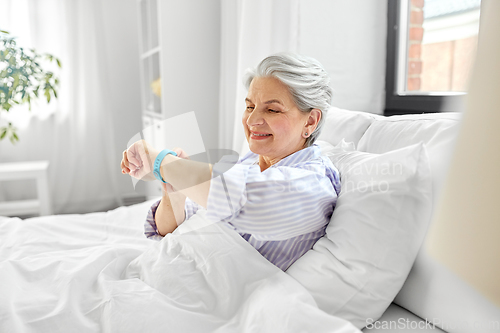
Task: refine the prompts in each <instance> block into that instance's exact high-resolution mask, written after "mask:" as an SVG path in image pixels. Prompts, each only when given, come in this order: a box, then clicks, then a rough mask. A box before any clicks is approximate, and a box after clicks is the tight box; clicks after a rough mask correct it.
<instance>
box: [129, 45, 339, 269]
mask: <svg viewBox="0 0 500 333" xmlns="http://www.w3.org/2000/svg"><path fill="white" fill-rule="evenodd" d="M329 82H330V79H329V76H328V74H327V73H326V71H325V70H324V69H323V67H322V66H321V64H320V63H319V62H318V61H316V60H314V59H312V58H308V57H304V56H300V55H296V54H289V53H282V54H276V55H272V56H269V57H267V58H265V59H264V60H262V62H261V63H260V64H259V65H258V66H257V68H256V69H255V70H253V71H249V73H248V74H247V78H246V86H247V89H248V94H247V97H246V98H245V102H246V109H245V112H244V113H243V118H242V124H243V128H244V131H245V135H246V139H247V141H248V145H249V148H250V152H248V153H247V154H246V155H245V156H243V157H242V158H241V159H239V160H238V162H237V163H236V164H235V165H233V166H232V167H230V168H229V167H227V166H226V167H224V166H223V162H221V165H222V166H220V165H219V163H216V164H215V165H210V164H205V163H200V162H195V161H191V160H189V159H188V158H187V156H186V154H185V153H184V152H183V151H182V150H181V149H175V151H170V150H163V151H162V152H160V151H158V150H156V149H154V148H153V147H151V146H149V145H148V144H147V143H146V142H144V141H139V142H136V143H134V144H133V145H132V146H131V147H130V148H129V149H128V150H127V151H125V152H124V157H123V160H122V165H121V167H122V172H123V173H128V174H130V175H132V176H133V177H136V178H140V179H144V180H154V179H155V178H154V177H153V174H156V178H158V179H159V180H160V181H162V182H164V185H163V186H164V195H163V197H162V198H161V200H159V201H158V202H156V203H155V204H154V205H153V206H152V207H151V210H150V211H149V214H148V217H147V220H146V224H145V229H146V231H145V234H146V235H147V236H148V237H149V238H153V239H161V238H162V237H163V236H164V235H165V234H167V233H169V232H172V231H173V230H174V229H175V228H176V227H177V226H178V225H179V224H181V223H182V222H183V221H185V220H186V219H189V218H190V217H191V216H192V215H193V214H195V213H196V211H197V210H199V209H206V210H207V214H206V216H207V217H208V218H209V219H210V220H213V221H221V222H223V223H225V224H226V225H227V226H228V227H230V228H232V229H234V230H235V231H236V232H238V233H239V234H240V235H241V236H242V237H243V238H244V239H245V240H246V241H248V242H249V243H250V244H251V245H252V246H253V247H255V249H256V250H257V251H259V252H260V253H261V254H262V256H264V257H265V258H267V259H268V260H269V261H270V262H271V263H273V264H274V265H276V266H277V267H279V268H281V269H282V270H286V269H287V268H288V267H289V266H290V265H291V264H292V263H293V262H295V261H296V260H297V259H298V258H299V257H300V256H302V255H303V254H304V253H305V252H307V251H308V250H309V249H311V248H312V246H313V245H314V243H315V242H316V241H317V240H318V239H319V238H320V237H322V236H323V235H324V234H325V229H326V226H327V224H328V222H329V220H330V216H331V215H332V212H333V209H334V207H335V203H336V200H337V195H338V193H339V191H340V180H339V174H338V171H337V169H336V168H335V167H334V166H333V165H332V163H331V162H330V160H329V159H327V158H324V157H322V156H321V155H320V150H319V147H318V146H317V145H315V144H314V141H315V140H316V138H317V137H318V135H319V134H320V131H321V127H322V126H323V124H324V121H325V120H324V119H325V117H324V116H325V113H326V112H327V110H328V108H329V107H330V101H331V97H332V90H331V88H330V87H329ZM143 161H155V163H154V166H150V164H149V163H144V162H143ZM172 162H175V163H172ZM153 169H154V170H153ZM220 170H222V171H220ZM217 175H220V176H221V177H216V176H217ZM175 189H177V191H176V190H175Z"/></svg>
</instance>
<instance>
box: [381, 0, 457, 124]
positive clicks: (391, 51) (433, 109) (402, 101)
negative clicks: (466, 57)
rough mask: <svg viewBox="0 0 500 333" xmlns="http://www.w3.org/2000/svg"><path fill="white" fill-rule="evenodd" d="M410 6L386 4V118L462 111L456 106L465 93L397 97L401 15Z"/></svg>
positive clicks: (400, 1)
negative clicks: (404, 7) (404, 8)
mask: <svg viewBox="0 0 500 333" xmlns="http://www.w3.org/2000/svg"><path fill="white" fill-rule="evenodd" d="M410 3H411V0H388V3H387V54H386V75H385V92H386V93H385V108H384V115H385V116H392V115H401V114H415V113H437V112H455V111H459V110H458V108H457V105H460V104H461V103H462V100H463V97H464V96H465V95H466V93H463V92H431V93H430V94H427V95H418V94H415V93H412V94H406V95H398V94H397V89H396V84H397V79H398V77H397V76H398V66H399V64H398V53H399V44H400V41H399V33H400V26H399V22H400V18H399V15H400V12H401V6H402V5H409V4H410ZM405 28H406V27H405ZM405 61H406V57H405ZM405 66H406V64H405Z"/></svg>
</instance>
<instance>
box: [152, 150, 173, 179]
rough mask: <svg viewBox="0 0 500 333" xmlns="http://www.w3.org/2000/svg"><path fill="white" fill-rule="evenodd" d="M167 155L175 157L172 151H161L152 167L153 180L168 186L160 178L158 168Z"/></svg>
mask: <svg viewBox="0 0 500 333" xmlns="http://www.w3.org/2000/svg"><path fill="white" fill-rule="evenodd" d="M168 154H171V155H174V156H177V153H176V152H175V151H172V150H170V149H163V150H162V151H161V152H160V153H159V154H158V156H156V159H155V163H154V166H153V173H154V175H155V178H156V179H158V180H159V181H161V182H162V183H165V184H168V183H167V182H166V181H164V180H163V178H162V177H161V173H160V166H161V161H163V159H164V158H165V156H167V155H168Z"/></svg>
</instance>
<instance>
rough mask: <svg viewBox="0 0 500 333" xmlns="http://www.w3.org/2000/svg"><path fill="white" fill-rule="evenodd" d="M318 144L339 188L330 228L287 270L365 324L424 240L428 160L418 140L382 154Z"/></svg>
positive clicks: (324, 302)
mask: <svg viewBox="0 0 500 333" xmlns="http://www.w3.org/2000/svg"><path fill="white" fill-rule="evenodd" d="M342 144H344V145H345V143H342V142H341V143H340V145H342ZM320 146H322V148H323V149H322V150H323V151H326V154H327V155H330V156H329V157H330V159H331V160H332V162H333V163H334V165H336V167H337V168H338V169H339V172H340V176H341V181H342V189H341V192H340V195H339V198H338V201H337V205H336V208H335V210H334V212H333V215H332V218H331V221H330V224H329V226H328V227H327V230H326V231H327V234H326V235H325V236H324V237H322V238H320V239H319V240H318V242H316V244H315V245H314V247H313V249H311V250H310V251H308V252H307V253H306V254H304V255H303V256H302V257H301V258H299V259H298V260H297V261H296V262H295V263H294V264H293V265H292V266H290V268H289V269H288V270H287V273H288V274H290V275H291V276H292V277H294V278H295V279H296V280H298V281H299V282H300V283H301V284H302V285H303V286H304V287H306V289H308V290H309V292H310V293H311V294H312V295H313V297H314V299H315V300H316V302H317V304H318V306H319V307H320V308H321V309H322V310H324V311H325V312H327V313H330V314H332V315H336V316H339V317H342V318H344V319H347V320H349V321H351V322H352V323H353V324H354V325H355V326H357V327H358V328H362V327H364V326H366V324H367V322H366V321H367V319H368V318H371V319H373V320H376V319H378V318H379V317H380V316H381V315H382V314H383V313H384V311H385V310H386V309H387V307H388V306H389V305H390V303H391V302H392V300H393V299H394V297H395V296H396V294H397V293H398V292H399V290H400V289H401V286H402V285H403V283H404V281H405V279H406V277H407V275H408V273H409V271H410V269H411V267H412V264H413V262H414V260H415V257H416V255H417V252H418V250H419V248H420V246H421V244H422V241H423V239H424V236H425V234H426V231H427V227H428V223H429V220H430V217H431V211H432V184H431V176H430V171H429V161H428V158H427V154H426V151H425V146H424V145H423V144H418V145H413V146H409V147H406V148H402V149H399V150H394V151H390V152H387V153H385V154H371V153H364V152H358V151H350V152H345V151H342V150H341V149H340V152H339V147H334V148H331V149H330V152H331V153H333V154H328V152H327V151H328V149H325V148H324V147H323V146H324V143H323V144H320Z"/></svg>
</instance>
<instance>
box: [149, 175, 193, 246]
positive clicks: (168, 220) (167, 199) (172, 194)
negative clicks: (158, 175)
mask: <svg viewBox="0 0 500 333" xmlns="http://www.w3.org/2000/svg"><path fill="white" fill-rule="evenodd" d="M162 187H163V196H162V198H161V201H160V204H159V205H158V208H157V209H156V214H155V215H154V219H155V222H156V228H157V229H158V233H159V234H160V235H161V236H165V235H166V234H168V233H171V232H173V231H174V230H175V229H176V228H177V226H179V225H180V224H181V223H182V222H184V220H185V218H186V216H185V213H184V206H185V204H186V196H185V195H184V194H182V193H181V192H176V191H175V190H174V189H173V188H172V185H170V184H162Z"/></svg>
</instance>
